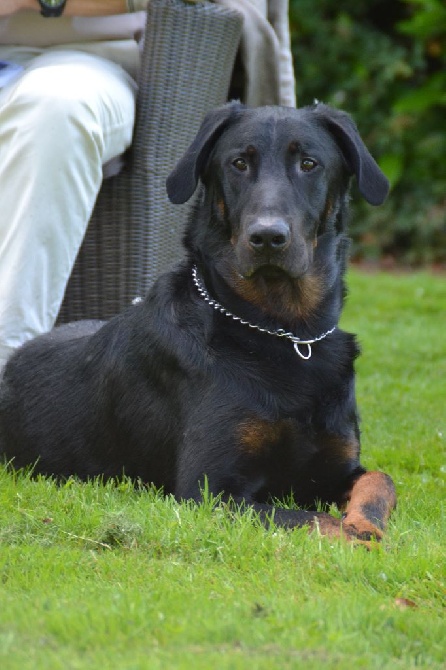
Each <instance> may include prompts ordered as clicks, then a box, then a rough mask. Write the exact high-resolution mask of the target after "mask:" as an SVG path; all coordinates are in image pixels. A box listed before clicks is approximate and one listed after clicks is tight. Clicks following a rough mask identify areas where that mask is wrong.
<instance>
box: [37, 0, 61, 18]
mask: <svg viewBox="0 0 446 670" xmlns="http://www.w3.org/2000/svg"><path fill="white" fill-rule="evenodd" d="M66 4H67V0H39V5H40V7H41V9H40V13H41V14H42V16H45V17H46V18H51V17H53V16H55V17H57V16H60V15H61V14H62V12H63V10H64V9H65V5H66Z"/></svg>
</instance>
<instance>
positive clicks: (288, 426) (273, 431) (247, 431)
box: [239, 419, 294, 454]
mask: <svg viewBox="0 0 446 670" xmlns="http://www.w3.org/2000/svg"><path fill="white" fill-rule="evenodd" d="M293 432H294V422H293V420H292V419H282V420H281V421H275V422H271V421H264V420H262V419H252V420H247V421H244V422H243V423H241V424H240V426H239V440H240V444H241V446H242V448H243V450H244V451H245V452H247V453H248V454H258V453H261V452H262V451H263V450H264V449H267V448H268V447H271V446H274V445H275V444H277V443H278V442H280V441H281V440H283V439H287V438H288V439H289V438H290V437H291V436H292V433H293Z"/></svg>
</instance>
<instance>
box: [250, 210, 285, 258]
mask: <svg viewBox="0 0 446 670" xmlns="http://www.w3.org/2000/svg"><path fill="white" fill-rule="evenodd" d="M290 238H291V233H290V228H289V226H288V224H287V223H286V222H285V221H284V220H283V219H269V218H268V219H257V220H256V221H254V222H253V223H252V224H251V225H250V227H249V229H248V243H249V246H250V247H251V248H252V249H253V250H254V251H284V250H285V249H286V248H287V247H288V246H289V244H290Z"/></svg>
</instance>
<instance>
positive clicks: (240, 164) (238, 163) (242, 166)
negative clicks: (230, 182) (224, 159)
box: [232, 158, 248, 172]
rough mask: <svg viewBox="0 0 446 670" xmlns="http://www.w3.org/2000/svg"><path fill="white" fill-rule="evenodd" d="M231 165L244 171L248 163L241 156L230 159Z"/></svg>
mask: <svg viewBox="0 0 446 670" xmlns="http://www.w3.org/2000/svg"><path fill="white" fill-rule="evenodd" d="M232 165H233V166H234V167H235V168H237V170H240V172H244V171H245V170H247V169H248V163H247V162H246V161H245V160H244V159H243V158H236V159H235V160H234V161H232Z"/></svg>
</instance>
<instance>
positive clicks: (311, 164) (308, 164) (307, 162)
mask: <svg viewBox="0 0 446 670" xmlns="http://www.w3.org/2000/svg"><path fill="white" fill-rule="evenodd" d="M315 167H317V161H315V160H314V159H313V158H302V160H301V162H300V169H301V170H302V171H303V172H311V170H314V168H315Z"/></svg>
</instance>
